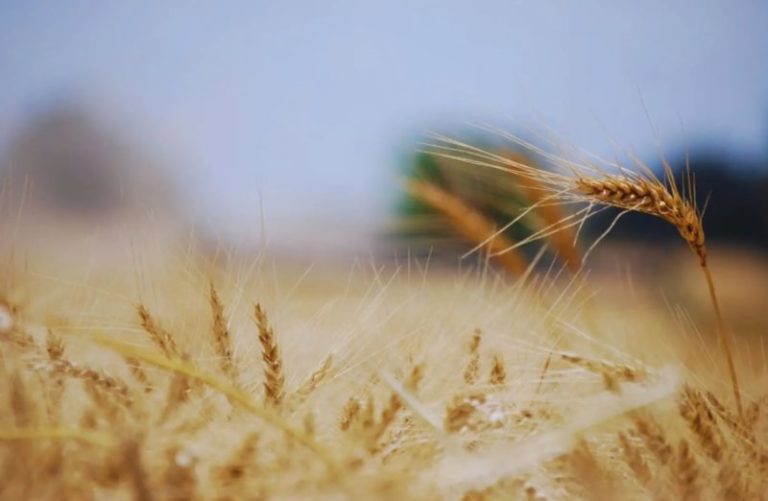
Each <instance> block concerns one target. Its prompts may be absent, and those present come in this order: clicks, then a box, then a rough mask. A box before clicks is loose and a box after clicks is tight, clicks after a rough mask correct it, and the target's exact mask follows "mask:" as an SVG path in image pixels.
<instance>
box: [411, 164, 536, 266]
mask: <svg viewBox="0 0 768 501" xmlns="http://www.w3.org/2000/svg"><path fill="white" fill-rule="evenodd" d="M405 190H406V191H407V192H408V193H409V194H410V195H411V196H413V197H414V198H416V199H418V200H421V201H422V202H424V203H425V204H427V205H429V206H430V207H432V208H434V209H435V210H437V211H438V212H440V213H441V214H443V215H444V216H445V217H446V219H448V221H449V222H450V223H451V225H452V226H453V227H454V228H455V230H456V232H457V233H458V234H459V235H461V236H462V237H463V238H465V239H466V240H467V241H468V242H470V243H472V244H481V245H480V247H485V249H486V250H487V251H488V253H489V254H492V255H496V256H497V259H498V261H499V263H500V264H501V265H502V266H503V267H504V269H506V270H507V271H509V272H510V273H512V274H513V275H515V276H521V275H523V274H524V273H525V270H526V269H528V263H527V261H526V259H525V257H523V255H522V254H520V253H519V252H503V253H502V252H501V251H504V250H507V249H510V248H511V247H513V242H512V241H511V240H510V239H508V238H507V237H505V236H503V235H501V234H499V233H498V232H497V231H496V227H495V226H494V225H493V224H492V223H491V222H490V221H488V220H487V219H486V218H485V217H484V216H483V215H482V214H481V213H480V212H479V211H477V210H475V209H474V208H473V207H471V206H470V205H469V204H467V203H466V202H464V201H463V200H461V199H460V198H458V197H456V196H454V195H452V194H450V193H448V192H447V191H445V190H443V189H442V188H440V187H438V186H437V185H435V184H434V183H430V182H427V181H419V180H416V179H409V180H408V181H406V182H405Z"/></svg>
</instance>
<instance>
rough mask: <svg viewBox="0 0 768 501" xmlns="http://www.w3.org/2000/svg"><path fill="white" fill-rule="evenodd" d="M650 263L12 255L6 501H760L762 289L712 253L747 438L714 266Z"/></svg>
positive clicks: (613, 259)
mask: <svg viewBox="0 0 768 501" xmlns="http://www.w3.org/2000/svg"><path fill="white" fill-rule="evenodd" d="M683 250H684V249H683ZM640 254H641V257H638V255H637V254H632V253H631V252H629V251H627V250H626V249H624V248H622V247H617V246H606V247H604V248H602V249H601V250H600V251H599V253H598V254H597V256H596V262H597V263H600V265H599V266H595V270H594V271H593V273H592V274H586V275H584V276H582V278H577V279H571V278H569V277H568V275H567V273H563V272H561V273H558V268H557V267H556V266H555V267H552V268H547V267H546V266H541V265H540V266H538V267H536V268H534V269H531V270H530V273H528V274H527V275H526V276H525V277H523V278H521V279H516V280H515V279H512V278H510V277H509V276H507V275H504V274H503V273H502V272H501V271H499V270H497V269H495V268H494V267H486V266H482V265H481V266H477V267H475V268H474V269H472V267H467V269H465V270H464V271H462V272H458V271H456V270H455V269H453V268H452V267H451V266H440V265H437V264H430V263H429V262H428V261H427V260H420V259H410V260H408V259H406V260H403V261H401V262H392V261H389V262H384V263H378V264H377V263H375V262H374V261H373V260H369V261H364V260H362V261H355V262H354V263H347V264H343V263H338V262H337V263H335V264H327V265H322V264H321V263H315V264H314V265H311V266H304V265H299V264H293V265H289V264H285V263H280V262H276V261H275V260H274V259H273V258H272V257H270V256H269V255H268V254H263V255H259V256H248V257H236V255H235V254H234V253H225V252H221V253H219V254H218V255H217V256H216V257H212V256H210V255H204V253H202V252H199V251H196V250H194V248H193V247H192V246H190V247H178V248H176V247H168V248H165V249H162V250H159V249H156V248H155V249H152V250H151V251H150V250H146V249H145V250H140V249H135V250H134V251H133V252H131V253H130V255H131V256H132V258H131V259H129V260H127V261H125V262H122V263H118V262H112V263H110V264H109V265H105V264H103V263H100V264H93V263H91V265H90V266H88V265H86V264H85V263H84V262H83V261H82V260H81V259H80V260H78V259H75V258H69V257H61V256H59V257H58V258H53V257H51V258H46V257H45V253H42V252H38V253H34V252H29V253H27V254H26V258H21V257H20V255H22V254H19V253H17V254H15V255H14V256H12V257H11V256H9V257H7V258H6V259H5V261H4V266H3V275H2V289H1V293H2V302H1V303H0V304H2V307H1V308H2V309H1V310H0V314H2V318H1V319H0V320H1V321H0V329H1V330H2V344H1V345H0V349H1V350H2V364H0V370H2V371H3V373H4V374H3V377H2V383H0V387H1V388H2V390H1V391H0V405H2V409H3V410H2V414H1V415H2V425H1V426H0V440H1V441H2V443H0V458H1V460H2V464H3V467H2V472H3V473H2V475H3V478H2V479H1V480H0V486H1V487H0V497H2V498H3V499H262V498H263V499H267V498H274V499H307V498H320V499H347V498H368V499H566V498H567V499H571V498H584V499H762V496H763V494H764V492H765V491H766V487H767V486H766V478H768V475H766V473H768V472H767V471H766V469H768V455H767V454H768V407H767V406H768V404H767V403H766V401H767V400H766V392H765V388H766V374H767V373H766V357H765V351H764V347H763V341H762V336H761V333H762V332H765V330H764V329H765V323H764V312H763V311H761V309H762V307H764V299H762V300H761V299H760V298H765V297H766V296H765V292H766V291H765V290H764V288H765V285H762V284H765V283H766V282H765V281H763V280H759V279H758V278H759V276H765V274H766V270H768V267H766V264H765V261H764V260H761V258H760V257H759V256H753V255H748V254H745V253H743V252H741V251H734V250H728V249H718V248H715V249H713V250H712V251H711V253H710V254H711V256H712V261H711V263H712V264H711V266H712V268H713V270H714V276H715V279H716V281H717V283H718V286H719V287H720V290H721V296H722V302H723V309H724V311H725V317H726V321H727V324H728V326H729V328H732V329H733V330H734V331H735V334H736V337H735V339H736V343H735V350H734V351H735V358H736V361H737V369H738V375H739V378H740V381H741V386H742V388H741V390H742V399H743V402H744V415H743V416H741V417H740V416H739V415H738V413H737V411H736V407H735V405H734V402H733V398H732V394H731V390H730V384H729V380H728V377H727V371H726V368H725V363H724V361H723V358H722V356H721V353H720V348H719V346H718V343H717V338H716V337H715V334H714V321H713V318H712V313H711V310H710V309H709V308H708V303H707V296H706V291H705V289H704V288H703V283H702V278H701V276H700V274H699V273H698V270H697V266H696V264H695V262H693V260H689V259H687V258H688V257H689V256H687V255H685V254H683V253H682V251H681V252H680V253H679V254H675V253H669V252H666V253H665V254H663V256H664V257H663V258H662V257H661V256H658V259H651V258H650V257H649V256H651V255H652V253H650V252H645V253H640ZM67 261H71V262H69V264H67ZM647 261H652V262H656V263H659V262H661V263H662V264H661V265H659V267H658V268H656V269H655V272H654V271H653V270H651V269H649V268H648V262H647ZM746 277H749V279H745V278H746ZM750 287H751V288H750ZM761 287H762V288H763V289H761ZM750 301H751V303H750ZM256 305H259V307H258V309H257V306H256Z"/></svg>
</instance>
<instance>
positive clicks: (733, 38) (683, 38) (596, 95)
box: [0, 0, 768, 248]
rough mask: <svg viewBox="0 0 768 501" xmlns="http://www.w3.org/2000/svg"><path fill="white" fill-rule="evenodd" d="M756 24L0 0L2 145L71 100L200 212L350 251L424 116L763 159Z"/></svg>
mask: <svg viewBox="0 0 768 501" xmlns="http://www.w3.org/2000/svg"><path fill="white" fill-rule="evenodd" d="M766 26H768V4H766V3H765V2H759V1H740V2H727V1H722V2H713V1H708V0H682V1H656V0H652V1H645V2H630V1H610V2H609V1H596V0H581V1H578V2H577V1H563V0H547V1H541V0H537V1H514V0H506V1H486V2H484V1H476V2H458V1H452V0H442V1H422V2H420V1H405V0H389V1H386V2H360V1H348V2H336V1H323V2H314V1H295V2H257V1H245V0H238V1H234V0H233V1H221V2H202V1H191V0H188V1H178V2H174V1H164V2H157V1H153V0H136V1H132V2H118V1H108V0H104V1H95V0H94V1H82V0H70V1H65V2H36V1H20V0H0V149H2V148H3V146H4V145H5V144H6V143H7V141H8V140H9V138H10V137H12V136H13V133H14V131H15V130H17V128H18V127H19V125H20V124H22V123H23V122H24V120H25V118H26V117H29V116H30V114H33V113H35V112H37V111H39V110H40V109H44V108H45V106H46V105H48V104H50V103H52V102H56V100H57V99H61V98H62V97H67V96H85V97H86V98H87V99H89V100H91V101H92V102H95V103H99V106H102V107H103V108H104V109H107V110H109V112H110V113H112V114H114V116H117V117H120V118H121V120H124V121H125V123H130V124H131V126H132V128H133V129H134V130H136V131H137V132H138V133H139V134H141V135H142V136H143V137H145V138H146V140H147V142H148V144H152V145H153V146H156V147H157V148H158V149H159V150H162V152H163V155H164V156H166V157H167V158H168V159H169V162H168V163H169V165H172V166H173V172H174V174H175V176H176V177H177V179H179V181H180V182H181V184H182V186H183V189H184V192H185V193H187V195H188V197H187V200H188V206H189V207H191V209H192V211H193V212H194V214H196V216H197V217H198V218H199V219H200V220H201V221H202V222H203V224H205V225H207V226H208V227H211V228H216V229H217V231H218V232H220V233H222V234H224V235H225V236H226V235H232V236H235V237H240V238H243V239H246V240H248V239H250V238H255V237H256V236H257V235H258V233H259V227H260V226H259V225H260V220H262V219H263V220H265V221H267V232H268V234H269V235H271V237H270V238H272V239H273V240H276V241H278V242H284V243H286V244H287V245H291V244H293V245H303V244H304V242H303V240H302V239H306V238H311V239H314V240H316V242H313V243H315V244H317V245H325V246H328V247H330V248H344V247H346V246H355V245H357V244H358V243H359V242H361V241H365V240H366V239H367V238H369V237H370V236H371V235H372V234H373V233H375V232H376V231H379V230H380V229H381V227H382V224H384V222H385V218H386V213H387V209H388V208H389V207H390V206H391V204H392V197H393V192H394V190H395V189H396V176H395V174H396V169H397V168H398V166H399V165H400V164H401V163H402V162H403V159H404V158H405V157H406V156H407V154H408V153H409V152H410V151H411V150H412V149H413V148H414V143H415V142H416V141H417V140H418V139H419V137H421V136H422V135H423V134H424V133H425V132H426V131H428V130H435V129H437V130H440V129H441V128H446V127H447V128H451V127H457V126H462V125H463V124H466V123H468V122H471V121H487V122H491V123H494V124H496V125H498V126H501V127H504V128H509V129H511V130H515V129H516V128H517V127H525V126H528V125H530V124H531V123H533V121H534V120H535V121H537V122H538V123H543V124H545V125H546V126H548V127H551V128H553V129H554V130H556V131H557V133H558V134H559V135H560V136H562V137H563V138H566V139H567V141H568V142H569V143H572V144H574V145H577V146H579V147H581V148H584V149H587V150H589V151H591V152H595V153H597V154H601V155H608V156H611V155H613V154H614V152H615V151H616V149H617V148H632V149H634V150H635V151H637V152H638V153H639V154H640V155H641V156H643V157H646V158H653V157H654V156H655V155H656V152H657V149H656V142H657V137H660V138H661V139H662V142H663V144H664V146H665V148H667V149H669V150H670V151H672V152H673V153H675V152H677V150H679V149H680V148H681V147H682V146H681V145H683V144H686V143H688V144H693V145H694V146H695V145H705V146H708V145H715V146H717V147H718V148H723V149H725V150H728V151H734V152H738V153H739V154H743V155H750V156H760V155H763V156H765V155H766V154H768V62H766V61H768V30H766V29H765V27H766ZM648 117H650V122H649V118H648ZM657 131H658V132H657ZM616 145H618V146H616Z"/></svg>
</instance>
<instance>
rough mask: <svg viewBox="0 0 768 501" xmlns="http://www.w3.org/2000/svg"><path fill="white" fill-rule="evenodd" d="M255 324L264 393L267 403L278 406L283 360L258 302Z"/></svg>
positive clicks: (281, 393) (281, 389)
mask: <svg viewBox="0 0 768 501" xmlns="http://www.w3.org/2000/svg"><path fill="white" fill-rule="evenodd" d="M254 315H255V317H256V324H257V325H258V327H259V343H261V359H262V360H263V361H264V394H265V400H266V401H267V403H269V404H272V405H274V406H279V405H280V403H281V402H282V400H283V389H284V386H285V375H284V374H283V360H282V357H281V356H280V350H279V349H278V346H277V339H276V337H275V332H274V330H272V327H271V326H270V325H269V320H268V319H267V313H266V312H265V311H264V309H263V308H262V307H261V305H260V304H258V303H257V304H256V306H255V308H254Z"/></svg>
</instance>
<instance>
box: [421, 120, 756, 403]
mask: <svg viewBox="0 0 768 501" xmlns="http://www.w3.org/2000/svg"><path fill="white" fill-rule="evenodd" d="M489 131H490V132H493V133H496V134H499V135H501V136H502V137H505V138H507V139H510V140H511V141H513V142H515V143H516V144H518V145H520V146H522V147H523V148H525V149H527V150H528V151H531V152H533V153H536V154H539V155H541V156H543V157H544V158H546V159H548V160H550V161H552V162H554V163H555V164H556V165H558V166H560V167H563V168H564V169H565V170H567V171H569V172H570V175H567V174H560V173H555V172H550V171H546V170H543V169H539V168H537V167H533V166H531V165H527V164H526V163H523V162H519V161H516V160H514V159H509V158H505V157H504V156H502V155H498V154H495V153H493V152H489V151H485V150H483V149H482V148H478V147H475V146H472V145H469V144H466V143H462V142H461V141H457V140H455V139H451V138H449V137H445V136H441V135H435V136H434V137H435V139H436V140H437V141H438V144H433V145H430V147H431V149H430V152H431V153H432V154H434V155H436V156H438V157H443V158H450V159H454V160H460V161H464V162H467V163H470V164H473V165H477V166H480V167H486V168H491V169H497V170H501V171H504V172H508V173H510V174H512V175H515V176H518V177H521V178H524V179H528V180H532V181H534V182H535V183H536V186H537V187H538V189H541V190H545V191H549V192H550V197H551V198H552V200H553V201H554V200H560V201H562V202H566V203H574V202H576V203H578V202H585V203H588V204H589V205H590V207H591V206H592V205H594V204H600V205H603V206H611V207H617V208H620V209H623V210H625V211H634V212H642V213H645V214H650V215H652V216H656V217H660V218H661V219H663V220H665V221H667V222H669V223H670V224H672V225H673V226H675V228H677V231H678V232H679V233H680V236H681V237H682V238H683V240H685V242H686V243H687V244H688V247H690V249H691V251H693V253H694V254H695V255H696V256H697V257H698V259H699V265H700V267H701V270H702V272H703V273H704V278H705V280H706V282H707V289H708V291H709V298H710V301H711V302H712V309H713V310H714V313H715V321H716V326H717V333H718V337H719V338H720V342H721V343H722V345H723V353H724V355H725V359H726V363H727V364H728V372H729V375H730V379H731V386H732V388H733V395H734V399H735V401H736V407H737V410H738V413H739V416H741V417H742V418H743V416H744V412H743V410H742V404H741V392H740V391H739V381H738V376H737V374H736V365H735V363H734V358H733V349H732V347H731V345H732V340H731V336H732V334H731V333H730V332H729V331H728V329H727V328H726V326H725V322H724V320H723V315H722V312H721V310H720V302H719V301H718V298H717V293H716V291H715V284H714V280H713V279H712V274H711V272H710V269H709V265H708V262H707V249H706V243H705V237H704V227H703V224H702V220H701V213H700V212H699V210H698V209H697V207H696V200H695V190H694V186H693V180H692V178H691V177H690V176H688V179H687V183H686V185H685V187H686V188H687V189H686V190H685V191H684V192H683V193H681V192H680V190H679V189H678V187H677V184H676V182H675V177H674V175H673V173H672V169H671V168H670V167H669V164H667V163H666V162H664V170H665V172H664V174H665V176H664V177H665V182H662V181H660V180H659V179H658V178H657V177H656V176H655V175H654V174H653V172H651V170H650V169H649V168H648V167H647V166H645V165H642V164H640V163H639V162H638V161H637V160H635V162H636V163H637V164H638V165H639V166H640V168H641V171H642V172H641V173H638V172H634V171H630V170H627V169H625V168H623V167H622V166H619V165H616V164H614V165H613V167H616V168H618V169H619V170H620V172H621V174H619V175H612V174H607V173H605V172H603V171H602V170H601V169H600V168H598V167H596V166H594V165H588V164H580V163H577V162H573V161H570V160H567V159H565V158H562V157H560V156H558V155H554V154H552V153H549V152H547V151H544V150H543V149H541V148H539V147H537V146H535V145H533V144H531V143H529V142H527V141H525V140H523V139H521V138H519V137H517V136H515V135H513V134H508V133H505V132H503V131H499V130H495V129H489ZM633 160H634V159H633ZM686 194H688V195H689V196H686ZM583 212H584V211H583V210H582V211H580V212H579V213H577V214H575V215H574V216H576V215H578V214H581V213H583ZM574 216H567V217H565V218H563V219H562V220H561V221H560V222H559V223H556V224H552V225H550V226H549V227H547V228H545V229H544V230H540V231H539V232H537V233H536V234H535V235H533V236H532V237H529V238H528V239H526V240H524V241H522V242H518V243H516V244H515V245H512V246H510V247H509V248H507V249H504V250H502V251H501V252H502V253H505V252H508V251H512V250H515V249H516V248H517V247H519V246H520V245H523V244H525V243H527V242H529V241H532V240H534V239H536V238H543V237H546V236H549V235H551V234H552V233H556V232H560V231H564V230H566V229H568V228H571V227H573V226H575V225H581V224H582V223H583V221H584V220H585V219H586V218H587V217H589V208H588V209H587V210H586V212H585V213H584V215H583V216H582V217H580V218H578V219H577V220H576V221H575V222H573V221H571V219H573V218H574ZM609 229H610V228H609ZM491 238H493V235H492V237H491ZM588 253H589V251H587V254H588ZM585 256H586V254H585Z"/></svg>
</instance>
